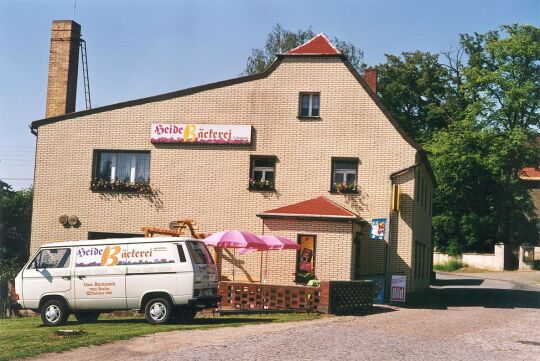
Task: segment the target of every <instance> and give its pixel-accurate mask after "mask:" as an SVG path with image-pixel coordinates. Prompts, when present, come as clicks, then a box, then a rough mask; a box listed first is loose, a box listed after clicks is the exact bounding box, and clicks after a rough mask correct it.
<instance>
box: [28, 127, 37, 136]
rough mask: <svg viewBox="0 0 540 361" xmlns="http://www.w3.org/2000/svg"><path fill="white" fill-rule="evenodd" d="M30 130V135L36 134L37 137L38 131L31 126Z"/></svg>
mask: <svg viewBox="0 0 540 361" xmlns="http://www.w3.org/2000/svg"><path fill="white" fill-rule="evenodd" d="M28 128H30V133H32V134H34V135H35V136H36V137H37V129H36V128H34V127H33V126H32V125H29V126H28Z"/></svg>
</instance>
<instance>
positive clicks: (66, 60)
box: [45, 20, 81, 118]
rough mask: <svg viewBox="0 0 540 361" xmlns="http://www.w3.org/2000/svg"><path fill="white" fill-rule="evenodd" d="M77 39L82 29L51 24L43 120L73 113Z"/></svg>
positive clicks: (68, 23)
mask: <svg viewBox="0 0 540 361" xmlns="http://www.w3.org/2000/svg"><path fill="white" fill-rule="evenodd" d="M80 39H81V26H80V25H79V24H77V23H76V22H74V21H72V20H54V21H53V22H52V28H51V52H50V56H49V80H48V84H47V107H46V110H45V117H46V118H49V117H54V116H56V115H62V114H66V113H72V112H74V111H75V99H76V97H77V74H78V69H79V43H80Z"/></svg>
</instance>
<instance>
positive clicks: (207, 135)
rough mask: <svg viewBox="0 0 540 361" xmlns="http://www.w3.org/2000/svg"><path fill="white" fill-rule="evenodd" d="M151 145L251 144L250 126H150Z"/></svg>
mask: <svg viewBox="0 0 540 361" xmlns="http://www.w3.org/2000/svg"><path fill="white" fill-rule="evenodd" d="M151 141H152V143H202V144H251V125H238V124H169V123H157V124H152V130H151Z"/></svg>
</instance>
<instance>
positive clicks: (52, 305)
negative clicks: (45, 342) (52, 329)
mask: <svg viewBox="0 0 540 361" xmlns="http://www.w3.org/2000/svg"><path fill="white" fill-rule="evenodd" d="M68 316H69V313H68V310H67V307H66V304H65V303H64V302H63V301H62V300H59V299H52V300H49V301H47V302H45V304H44V305H43V307H41V321H43V324H44V325H45V326H60V325H63V324H65V323H66V321H67V319H68Z"/></svg>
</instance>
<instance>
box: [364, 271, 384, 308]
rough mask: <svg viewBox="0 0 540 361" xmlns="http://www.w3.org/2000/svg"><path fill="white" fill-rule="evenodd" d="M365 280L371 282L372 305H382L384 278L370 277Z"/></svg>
mask: <svg viewBox="0 0 540 361" xmlns="http://www.w3.org/2000/svg"><path fill="white" fill-rule="evenodd" d="M366 280H368V281H373V303H378V304H382V303H384V276H371V277H367V278H366Z"/></svg>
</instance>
